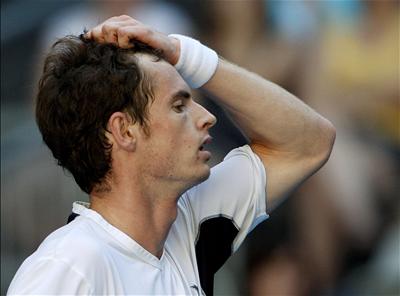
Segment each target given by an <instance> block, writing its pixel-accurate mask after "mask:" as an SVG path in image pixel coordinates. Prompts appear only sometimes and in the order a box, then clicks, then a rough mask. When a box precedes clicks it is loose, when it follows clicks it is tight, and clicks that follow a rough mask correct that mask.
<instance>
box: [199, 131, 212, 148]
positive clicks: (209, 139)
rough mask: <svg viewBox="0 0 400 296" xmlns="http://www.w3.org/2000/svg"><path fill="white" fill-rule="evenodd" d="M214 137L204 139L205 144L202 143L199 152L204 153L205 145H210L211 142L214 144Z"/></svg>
mask: <svg viewBox="0 0 400 296" xmlns="http://www.w3.org/2000/svg"><path fill="white" fill-rule="evenodd" d="M212 139H213V138H212V137H211V136H209V135H208V136H206V137H205V138H204V139H203V142H202V143H201V145H200V147H199V150H200V151H203V150H204V146H205V145H207V144H210V143H211V142H212Z"/></svg>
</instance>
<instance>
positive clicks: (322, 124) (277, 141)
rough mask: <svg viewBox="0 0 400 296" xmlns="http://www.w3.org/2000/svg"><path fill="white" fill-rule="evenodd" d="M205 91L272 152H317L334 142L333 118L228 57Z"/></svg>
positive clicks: (252, 137)
mask: <svg viewBox="0 0 400 296" xmlns="http://www.w3.org/2000/svg"><path fill="white" fill-rule="evenodd" d="M202 90H204V91H206V92H207V93H209V94H211V96H212V97H213V98H214V99H215V100H216V102H217V103H219V104H220V105H221V106H223V107H224V108H225V109H226V110H227V111H228V112H229V113H230V115H231V116H232V117H233V119H234V121H235V123H237V125H238V126H239V127H240V128H241V129H242V131H243V132H244V133H245V135H246V136H247V137H248V138H249V140H250V141H251V142H252V143H255V144H259V145H262V146H264V147H265V148H267V150H268V152H269V153H273V152H277V151H282V152H287V153H290V154H291V155H302V156H304V155H314V154H316V153H319V152H320V150H322V149H323V147H325V146H326V145H327V143H328V142H329V141H331V139H330V138H331V137H332V131H331V130H332V129H333V127H332V125H331V124H330V123H329V121H327V120H326V119H324V118H323V117H322V116H320V115H319V114H318V113H316V112H315V111H314V110H312V109H311V108H310V107H308V106H307V105H306V104H304V103H303V102H302V101H300V100H299V99H298V98H296V97H295V96H293V95H292V94H290V93H289V92H287V91H286V90H284V89H283V88H281V87H279V86H278V85H276V84H274V83H272V82H270V81H268V80H266V79H263V78H262V77H260V76H258V75H256V74H254V73H251V72H249V71H247V70H245V69H243V68H240V67H238V66H236V65H233V64H231V63H229V62H227V61H225V60H222V59H220V61H219V64H218V67H217V71H216V72H215V74H214V76H213V77H212V79H210V80H209V81H208V82H207V83H206V84H205V85H204V86H203V87H202Z"/></svg>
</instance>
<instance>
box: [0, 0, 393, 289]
mask: <svg viewBox="0 0 400 296" xmlns="http://www.w3.org/2000/svg"><path fill="white" fill-rule="evenodd" d="M399 12H400V11H399V2H398V1H395V0H393V1H391V0H382V1H380V0H376V1H302V0H297V1H266V0H265V1H264V0H248V1H190V0H173V1H72V0H71V1H62V0H57V1H55V0H54V1H51V0H48V1H40V0H30V1H29V0H2V1H1V291H0V292H1V294H5V292H6V290H7V288H8V285H9V283H10V280H11V279H12V277H13V275H14V274H15V272H16V270H17V268H18V267H19V265H20V264H21V263H22V261H23V260H24V259H25V258H26V257H27V256H28V255H30V254H31V253H32V252H33V251H34V250H35V249H36V248H37V247H38V245H39V244H40V242H41V241H42V240H43V239H44V238H45V237H46V236H47V235H48V234H49V233H50V232H51V231H53V230H54V229H56V228H58V227H60V226H62V225H64V224H65V223H66V218H67V216H68V215H69V213H70V211H71V203H72V202H73V201H75V200H87V196H86V195H85V194H83V193H82V192H81V191H80V190H79V188H78V187H77V185H75V184H74V181H73V180H72V178H71V177H70V176H69V174H68V173H66V172H63V170H62V169H61V168H59V167H57V165H56V162H55V161H54V160H53V159H52V156H51V153H50V152H49V150H48V149H47V147H46V146H45V145H44V144H43V143H42V140H41V136H40V134H39V132H38V129H37V127H36V124H35V120H34V116H33V110H34V98H35V93H36V85H37V81H38V78H39V76H40V72H41V67H42V61H43V57H44V55H45V53H46V50H47V49H48V48H49V46H50V45H51V44H52V43H53V42H54V41H55V40H56V38H57V37H62V36H64V35H66V34H80V33H81V32H82V31H83V28H85V27H86V28H91V27H92V26H94V25H96V24H97V23H99V22H101V21H103V20H105V19H106V18H108V17H111V16H114V15H120V14H128V15H131V16H133V17H135V18H137V19H139V20H140V21H142V22H144V23H146V24H149V25H151V26H153V27H155V28H156V29H158V30H159V31H162V32H165V33H181V34H187V35H191V36H194V37H196V38H198V39H200V40H201V41H202V42H203V43H205V44H207V45H209V46H210V47H212V48H214V49H216V50H217V51H218V53H219V54H220V55H222V56H224V57H225V58H227V59H229V60H231V61H233V62H234V63H237V64H239V65H241V66H244V67H246V68H248V69H250V70H252V71H254V72H256V73H258V74H260V75H262V76H264V77H266V78H267V79H269V80H271V81H273V82H276V83H278V84H280V85H282V86H283V87H285V88H287V89H288V90H289V91H291V92H292V93H294V94H295V95H297V96H298V97H299V98H301V99H302V100H304V101H305V102H306V103H307V104H309V105H310V106H312V107H313V108H314V109H316V110H317V111H318V112H320V113H321V114H323V115H324V116H326V117H327V118H329V119H330V120H331V121H332V122H333V123H334V125H335V126H336V128H337V140H336V144H335V147H334V151H333V153H332V156H331V159H330V160H329V162H328V163H327V165H326V166H325V167H324V168H323V169H322V170H321V171H320V172H318V173H317V174H316V175H315V176H313V177H312V178H311V179H310V180H309V181H307V182H306V183H305V184H304V186H302V187H301V188H300V189H299V190H298V191H297V192H296V193H295V194H293V195H292V196H290V197H289V198H288V199H287V200H286V201H285V202H284V203H283V204H281V205H280V206H279V207H278V208H277V209H276V210H275V211H273V212H272V213H271V215H270V216H271V218H270V219H268V220H267V221H265V222H264V223H263V224H262V225H260V226H259V227H258V228H257V229H255V230H254V231H253V232H252V233H251V234H250V235H249V237H248V239H247V240H246V242H245V243H244V244H243V245H242V247H241V248H240V249H239V251H238V252H237V253H236V254H235V255H234V256H233V257H232V258H231V259H230V260H229V261H228V263H227V264H226V265H225V266H224V267H223V268H222V269H221V270H220V271H219V272H218V274H217V276H216V283H215V290H216V294H220V295H223V294H225V295H304V296H306V295H399V294H400V271H399V269H400V267H399V266H400V254H399V253H400V203H399V196H400V194H399V192H400V188H399V187H400V123H399V116H400V100H399V82H400V81H399V68H400V63H399V30H400V29H399V28H400V27H399V25H400V24H399V16H400V14H399ZM198 100H199V101H200V102H201V103H202V104H203V105H205V106H206V107H207V108H209V109H210V110H211V111H213V112H214V113H215V114H216V115H217V117H218V119H219V123H218V125H217V126H216V127H215V128H214V129H213V130H212V131H211V133H212V135H213V137H214V139H215V141H214V143H213V147H212V150H213V152H214V159H213V165H215V164H216V163H218V162H219V161H221V160H222V158H223V156H224V155H225V154H226V153H227V152H228V151H229V150H230V149H232V148H233V147H236V146H238V145H242V144H244V143H245V139H244V137H243V136H242V135H241V133H240V132H239V131H238V130H237V129H236V127H235V126H234V125H233V124H232V123H231V122H230V120H229V118H228V117H227V116H226V115H225V114H224V112H223V111H222V110H221V109H219V107H217V106H216V105H214V104H213V103H212V102H211V101H210V100H208V99H207V98H205V97H202V96H201V94H198ZM265 116H268V114H265Z"/></svg>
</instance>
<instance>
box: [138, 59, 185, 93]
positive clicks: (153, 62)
mask: <svg viewBox="0 0 400 296" xmlns="http://www.w3.org/2000/svg"><path fill="white" fill-rule="evenodd" d="M138 59H139V64H140V66H141V67H142V68H143V70H144V72H145V74H146V76H147V78H148V79H149V80H150V83H151V85H152V88H153V92H154V96H155V99H156V100H157V99H166V98H169V97H170V96H171V95H172V94H175V93H176V92H178V91H181V90H184V91H186V92H188V93H190V87H189V86H188V85H187V83H186V82H185V81H184V80H183V79H182V77H181V76H180V75H179V73H178V72H177V71H176V69H175V68H174V67H173V66H172V65H171V64H169V63H168V62H166V61H164V60H157V58H155V57H154V56H151V55H149V54H140V55H138Z"/></svg>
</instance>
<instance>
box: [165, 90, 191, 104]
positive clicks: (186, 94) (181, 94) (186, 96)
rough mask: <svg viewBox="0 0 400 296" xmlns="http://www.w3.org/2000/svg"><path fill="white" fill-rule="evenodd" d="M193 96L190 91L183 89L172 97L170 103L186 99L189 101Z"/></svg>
mask: <svg viewBox="0 0 400 296" xmlns="http://www.w3.org/2000/svg"><path fill="white" fill-rule="evenodd" d="M191 96H192V95H191V94H190V93H189V92H188V91H186V90H183V89H182V90H179V91H177V92H176V93H174V94H173V95H172V97H171V99H170V102H174V101H176V100H178V99H186V100H187V99H190V97H191Z"/></svg>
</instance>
